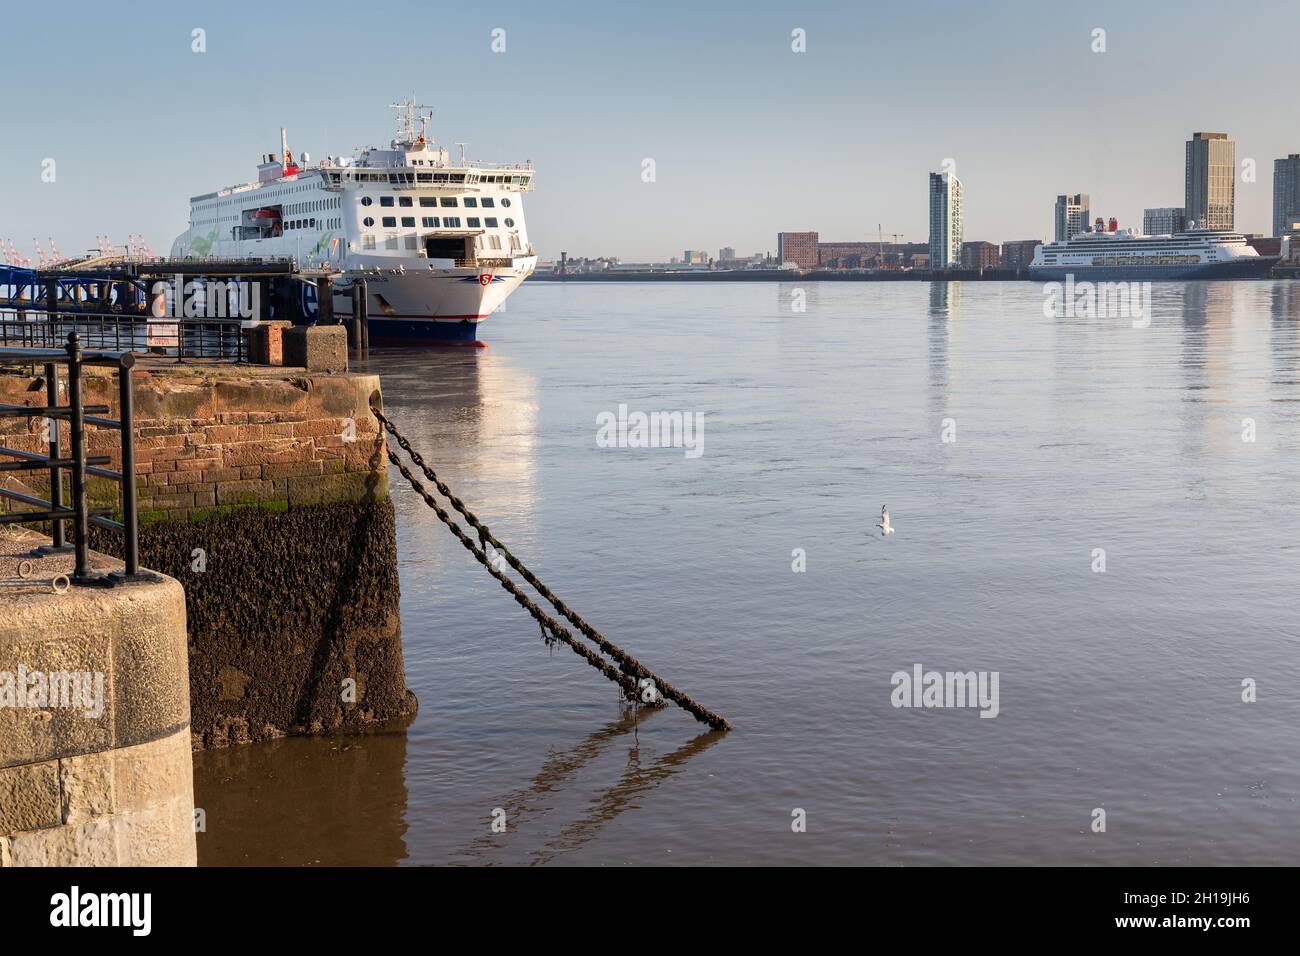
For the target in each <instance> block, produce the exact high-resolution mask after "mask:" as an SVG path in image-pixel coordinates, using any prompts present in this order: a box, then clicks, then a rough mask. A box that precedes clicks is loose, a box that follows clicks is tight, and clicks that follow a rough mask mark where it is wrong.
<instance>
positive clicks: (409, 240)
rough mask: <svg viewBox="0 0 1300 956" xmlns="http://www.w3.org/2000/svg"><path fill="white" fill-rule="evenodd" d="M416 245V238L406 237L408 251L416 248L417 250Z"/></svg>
mask: <svg viewBox="0 0 1300 956" xmlns="http://www.w3.org/2000/svg"><path fill="white" fill-rule="evenodd" d="M415 243H416V239H415V236H407V237H406V248H408V249H414V248H416V245H415Z"/></svg>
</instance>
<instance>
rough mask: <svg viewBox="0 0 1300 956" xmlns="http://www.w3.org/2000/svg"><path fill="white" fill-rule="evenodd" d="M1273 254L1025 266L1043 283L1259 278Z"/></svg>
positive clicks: (1265, 272)
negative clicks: (1199, 261) (1166, 261)
mask: <svg viewBox="0 0 1300 956" xmlns="http://www.w3.org/2000/svg"><path fill="white" fill-rule="evenodd" d="M1277 261H1278V257H1277V256H1239V257H1238V258H1236V259H1233V260H1231V261H1228V262H1207V263H1203V264H1196V265H1152V266H1134V265H1127V266H1093V265H1075V266H1071V265H1050V266H1035V265H1031V266H1030V267H1029V277H1030V278H1031V279H1038V280H1040V281H1043V282H1064V281H1065V280H1066V278H1067V277H1073V279H1074V281H1075V282H1117V281H1120V282H1182V281H1186V280H1192V279H1200V280H1206V279H1263V278H1266V277H1267V276H1268V274H1269V272H1270V270H1272V268H1273V265H1274V264H1275V263H1276V262H1277Z"/></svg>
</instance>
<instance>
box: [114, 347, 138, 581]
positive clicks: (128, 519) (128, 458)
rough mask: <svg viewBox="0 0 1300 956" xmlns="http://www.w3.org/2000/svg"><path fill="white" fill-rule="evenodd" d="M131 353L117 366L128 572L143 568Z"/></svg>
mask: <svg viewBox="0 0 1300 956" xmlns="http://www.w3.org/2000/svg"><path fill="white" fill-rule="evenodd" d="M130 358H131V356H130V355H125V356H123V357H122V359H121V362H120V364H119V365H118V369H117V404H118V408H117V420H118V422H119V423H120V427H121V429H122V435H121V447H122V532H123V536H124V537H125V538H126V541H125V543H124V544H123V556H124V557H125V559H126V573H127V576H128V577H130V576H131V575H134V574H136V573H137V572H138V571H139V570H140V542H139V537H138V530H137V514H136V504H137V502H136V492H135V401H134V399H133V398H132V397H131V368H132V366H133V365H134V363H133V362H132V361H130Z"/></svg>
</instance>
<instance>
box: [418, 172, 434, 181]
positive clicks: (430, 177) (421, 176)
mask: <svg viewBox="0 0 1300 956" xmlns="http://www.w3.org/2000/svg"><path fill="white" fill-rule="evenodd" d="M416 176H417V178H418V179H419V180H420V182H422V183H431V182H433V173H417V174H416Z"/></svg>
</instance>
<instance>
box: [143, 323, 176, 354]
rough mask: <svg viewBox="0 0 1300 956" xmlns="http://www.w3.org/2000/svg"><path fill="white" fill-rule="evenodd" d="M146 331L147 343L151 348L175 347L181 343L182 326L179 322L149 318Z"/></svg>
mask: <svg viewBox="0 0 1300 956" xmlns="http://www.w3.org/2000/svg"><path fill="white" fill-rule="evenodd" d="M147 329H148V331H147V333H146V343H145V344H146V345H147V346H148V347H149V348H164V349H174V348H179V347H180V344H181V327H180V324H179V323H177V322H172V321H168V320H167V319H155V318H153V317H152V316H150V318H149V322H148V326H147Z"/></svg>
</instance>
